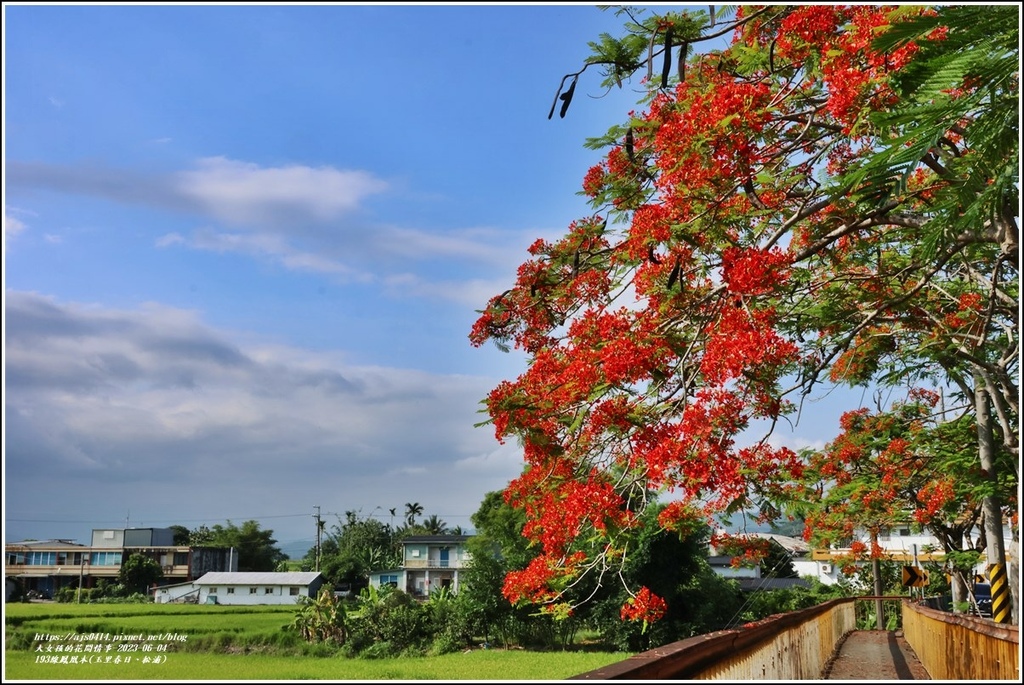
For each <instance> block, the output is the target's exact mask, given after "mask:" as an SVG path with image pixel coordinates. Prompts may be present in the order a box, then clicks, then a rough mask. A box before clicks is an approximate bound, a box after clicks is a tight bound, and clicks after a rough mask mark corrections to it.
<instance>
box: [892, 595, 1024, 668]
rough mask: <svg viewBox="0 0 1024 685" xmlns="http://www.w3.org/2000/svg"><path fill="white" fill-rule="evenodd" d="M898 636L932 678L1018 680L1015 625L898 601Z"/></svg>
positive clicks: (1018, 661)
mask: <svg viewBox="0 0 1024 685" xmlns="http://www.w3.org/2000/svg"><path fill="white" fill-rule="evenodd" d="M903 634H904V636H905V637H906V639H907V642H908V643H909V644H910V646H911V647H912V648H913V649H914V652H915V653H916V654H917V657H918V659H920V660H921V663H922V664H924V667H925V668H926V669H928V673H929V675H931V677H932V679H934V680H988V681H991V680H1012V681H1016V682H1020V627H1019V626H1012V625H1005V624H1000V623H996V622H994V621H991V620H988V619H984V618H978V617H975V616H968V615H965V614H952V613H949V612H946V611H938V610H936V609H930V608H928V607H925V606H921V605H919V604H913V603H911V602H905V603H904V605H903Z"/></svg>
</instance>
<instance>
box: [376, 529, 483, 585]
mask: <svg viewBox="0 0 1024 685" xmlns="http://www.w3.org/2000/svg"><path fill="white" fill-rule="evenodd" d="M467 540H469V536H468V535H412V536H409V537H407V538H405V539H404V540H402V565H401V567H400V568H396V569H388V570H384V571H374V572H373V573H371V574H370V585H371V586H373V587H380V586H381V585H393V586H394V587H396V588H399V589H401V590H402V591H404V592H407V593H408V594H410V595H412V596H413V597H416V598H417V599H426V598H427V597H429V596H430V593H431V592H433V591H434V590H437V589H438V588H447V589H449V590H450V591H451V592H453V593H458V591H459V580H460V579H459V571H461V570H462V569H464V568H466V567H467V566H468V565H469V562H470V560H471V558H472V557H471V555H470V552H469V550H468V549H467V548H466V541H467Z"/></svg>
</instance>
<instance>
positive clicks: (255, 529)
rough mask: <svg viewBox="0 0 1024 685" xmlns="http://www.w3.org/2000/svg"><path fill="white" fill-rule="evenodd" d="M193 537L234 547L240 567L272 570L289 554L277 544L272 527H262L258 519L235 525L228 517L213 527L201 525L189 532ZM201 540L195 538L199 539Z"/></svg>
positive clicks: (213, 544)
mask: <svg viewBox="0 0 1024 685" xmlns="http://www.w3.org/2000/svg"><path fill="white" fill-rule="evenodd" d="M192 537H193V539H194V540H195V541H197V542H194V543H193V544H201V545H205V546H209V547H234V548H235V550H236V551H237V553H238V570H239V571H273V570H274V569H275V568H276V567H277V565H278V563H280V562H282V561H284V560H286V559H287V558H288V557H287V555H285V553H284V552H282V551H281V550H280V548H278V547H277V540H275V539H274V531H273V530H269V529H268V530H263V529H261V528H260V524H259V522H258V521H246V522H244V523H243V524H242V525H241V526H236V525H235V524H234V523H232V522H231V521H228V522H227V524H226V525H223V526H222V525H220V524H217V525H215V526H214V527H213V528H212V529H208V528H206V527H205V526H201V527H200V528H198V529H196V530H195V531H193V533H192ZM200 540H201V541H202V542H198V541H200Z"/></svg>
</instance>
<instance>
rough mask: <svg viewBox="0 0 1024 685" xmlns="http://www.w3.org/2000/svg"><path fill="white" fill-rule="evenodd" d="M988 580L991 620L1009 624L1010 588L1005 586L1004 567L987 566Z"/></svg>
mask: <svg viewBox="0 0 1024 685" xmlns="http://www.w3.org/2000/svg"><path fill="white" fill-rule="evenodd" d="M988 580H989V583H990V586H991V588H992V620H993V621H995V622H996V623H1009V622H1010V588H1009V586H1008V585H1007V584H1006V565H1005V564H989V566H988Z"/></svg>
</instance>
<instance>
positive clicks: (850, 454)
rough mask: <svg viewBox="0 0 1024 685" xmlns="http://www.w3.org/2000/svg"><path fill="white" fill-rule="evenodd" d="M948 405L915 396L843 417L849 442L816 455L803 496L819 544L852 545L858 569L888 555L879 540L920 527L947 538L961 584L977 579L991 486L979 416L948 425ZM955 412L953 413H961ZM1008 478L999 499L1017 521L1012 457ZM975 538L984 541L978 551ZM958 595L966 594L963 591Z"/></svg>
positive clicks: (1004, 457) (1004, 467) (1002, 462)
mask: <svg viewBox="0 0 1024 685" xmlns="http://www.w3.org/2000/svg"><path fill="white" fill-rule="evenodd" d="M938 401H939V396H938V394H937V393H934V392H931V391H927V390H918V389H915V390H911V391H910V392H909V393H908V396H907V398H906V399H905V400H902V401H899V402H896V403H895V404H894V405H893V407H891V408H890V409H888V410H886V411H875V412H872V411H870V410H868V409H856V410H851V411H849V412H846V413H845V414H844V415H843V417H842V419H841V428H842V432H841V433H840V434H839V436H838V437H836V439H835V440H833V441H832V442H831V443H829V444H828V445H827V446H826V447H825V449H824V450H821V451H819V452H815V453H813V454H812V455H811V456H810V459H809V462H808V468H807V470H806V471H805V474H804V486H803V487H802V488H801V489H800V491H799V492H798V493H797V497H796V501H797V502H799V505H798V508H799V509H800V510H802V511H803V512H804V513H805V516H806V518H805V521H806V524H807V532H808V537H809V538H810V540H811V541H812V542H814V543H815V544H816V546H819V547H826V548H827V547H846V548H849V549H850V552H851V553H850V555H849V557H848V558H847V559H846V561H847V562H848V564H849V565H850V566H852V565H853V564H855V563H856V562H863V561H865V560H867V559H881V558H885V552H884V550H883V549H882V548H881V547H879V546H878V544H877V538H878V536H880V535H881V534H883V533H884V531H885V530H886V529H889V528H892V527H895V526H899V525H907V526H912V525H917V526H921V527H922V528H925V529H927V530H929V532H931V533H932V534H933V535H934V536H935V537H936V538H937V539H938V540H939V542H940V544H941V551H942V552H944V553H945V554H946V558H947V560H948V561H949V562H950V563H949V564H947V568H948V570H949V571H950V572H951V573H952V574H953V575H954V577H955V579H956V581H957V582H958V583H960V585H961V586H963V585H964V583H965V578H966V579H969V578H971V577H972V575H973V569H974V566H975V565H976V564H977V562H978V560H979V559H980V558H981V555H980V552H981V550H983V549H984V545H985V542H986V541H985V539H984V537H985V536H984V535H982V536H978V535H977V533H978V532H979V529H980V523H981V519H982V505H983V502H984V501H985V498H986V496H988V495H989V494H990V487H991V484H990V483H989V481H988V480H987V479H986V478H984V477H983V475H982V473H981V469H980V466H979V463H978V447H977V433H976V431H975V428H974V425H973V420H972V417H971V416H969V415H966V414H965V415H963V416H961V417H959V418H957V419H954V420H946V414H947V412H946V411H945V408H943V410H942V411H940V410H939V408H938V407H937V404H938ZM949 409H950V411H949V414H951V415H954V416H955V415H957V414H958V413H960V412H959V411H958V409H957V408H956V407H950V408H949ZM999 471H1000V473H1001V474H1002V477H1001V478H1000V479H999V480H998V481H997V487H998V491H997V495H998V496H999V499H1000V500H1001V501H1004V502H1007V503H1008V507H1007V508H1008V511H1007V512H1006V513H1007V514H1011V513H1012V510H1013V509H1014V508H1015V506H1016V478H1015V476H1014V475H1013V474H1014V468H1013V458H1012V457H1011V456H1010V455H1009V454H1008V453H1007V452H1005V451H1002V452H1001V453H1000V455H999ZM857 532H867V533H868V534H869V538H870V539H869V540H868V543H869V544H867V545H866V544H864V542H863V541H860V540H857V539H856V534H857ZM971 540H977V541H978V547H977V548H975V547H974V546H973V544H971V542H970V541H971ZM965 544H971V546H965ZM844 570H849V569H844ZM954 596H963V589H962V587H961V590H960V591H959V592H957V593H955V595H954Z"/></svg>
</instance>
